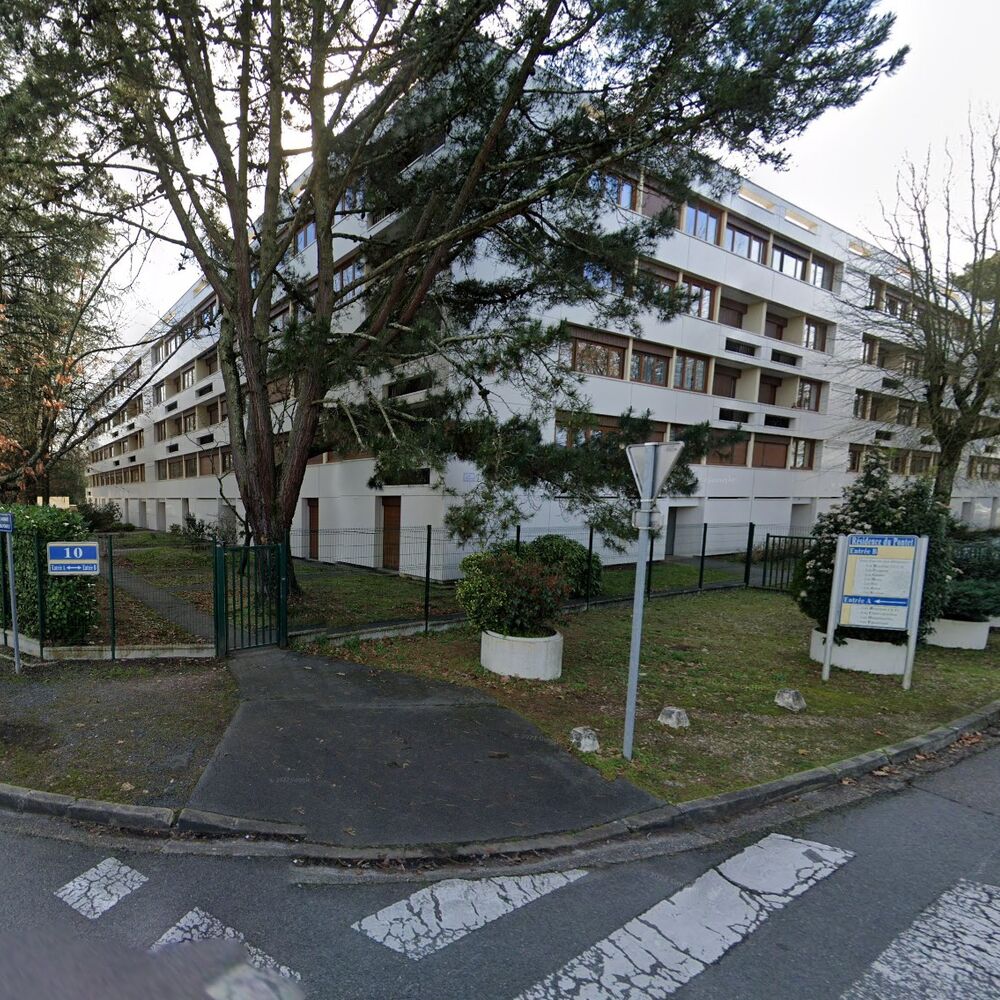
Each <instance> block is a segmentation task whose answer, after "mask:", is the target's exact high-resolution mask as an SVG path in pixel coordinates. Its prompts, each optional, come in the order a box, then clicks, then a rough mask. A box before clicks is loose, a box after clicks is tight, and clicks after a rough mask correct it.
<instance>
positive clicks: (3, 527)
mask: <svg viewBox="0 0 1000 1000" xmlns="http://www.w3.org/2000/svg"><path fill="white" fill-rule="evenodd" d="M0 533H2V534H3V536H4V539H5V542H4V544H5V545H6V546H7V579H8V580H9V581H10V625H11V628H12V629H13V630H14V673H15V674H19V673H20V672H21V638H20V636H19V635H18V631H17V628H18V623H17V586H16V585H15V583H14V515H13V514H11V513H9V512H2V513H0ZM0 600H3V595H0Z"/></svg>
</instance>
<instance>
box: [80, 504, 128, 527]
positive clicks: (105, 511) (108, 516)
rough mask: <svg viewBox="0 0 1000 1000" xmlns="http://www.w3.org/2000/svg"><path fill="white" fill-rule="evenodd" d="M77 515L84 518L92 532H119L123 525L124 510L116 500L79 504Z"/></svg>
mask: <svg viewBox="0 0 1000 1000" xmlns="http://www.w3.org/2000/svg"><path fill="white" fill-rule="evenodd" d="M76 510H77V513H78V514H80V516H81V517H82V518H83V520H84V521H85V522H86V524H87V526H88V527H89V528H90V530H91V531H95V532H101V531H118V530H119V526H120V524H121V517H122V510H121V507H119V506H118V504H116V503H115V502H114V500H106V501H104V503H88V502H87V501H84V502H83V503H81V504H77V507H76Z"/></svg>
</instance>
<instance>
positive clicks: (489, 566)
mask: <svg viewBox="0 0 1000 1000" xmlns="http://www.w3.org/2000/svg"><path fill="white" fill-rule="evenodd" d="M462 572H463V573H464V574H465V577H464V579H462V580H461V581H459V583H458V586H457V588H456V593H457V596H458V602H459V604H461V606H462V609H463V610H464V611H465V613H466V615H467V616H468V618H469V621H470V622H472V624H473V625H475V626H476V628H478V629H479V630H480V631H488V632H499V633H500V634H501V635H515V636H542V635H548V634H549V633H550V632H551V628H550V626H551V623H552V621H553V620H554V619H555V617H556V615H558V613H559V609H560V608H561V607H562V603H563V601H564V600H565V599H566V597H567V594H568V588H567V586H566V582H565V581H564V580H563V579H562V577H561V576H560V575H559V574H558V573H554V572H552V571H551V570H550V569H548V568H547V567H545V566H543V565H542V564H541V563H540V562H538V560H536V559H532V558H529V557H528V556H526V555H520V556H518V555H515V554H513V553H511V552H499V553H497V552H478V553H476V554H474V555H471V556H466V557H465V559H463V560H462Z"/></svg>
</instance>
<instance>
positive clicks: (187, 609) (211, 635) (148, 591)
mask: <svg viewBox="0 0 1000 1000" xmlns="http://www.w3.org/2000/svg"><path fill="white" fill-rule="evenodd" d="M123 551H125V550H123ZM115 586H116V587H121V589H122V590H124V591H125V592H126V593H127V594H131V595H132V596H133V597H134V598H136V600H139V601H142V603H143V604H145V605H146V606H147V607H148V608H149V609H150V610H151V611H155V612H156V614H158V615H159V616H160V617H161V618H165V619H166V620H167V621H168V622H173V623H174V624H175V625H176V626H178V628H182V629H184V630H185V631H186V632H190V633H191V635H193V636H195V637H196V638H198V639H203V640H204V641H205V642H214V641H215V623H214V622H213V621H212V616H211V615H206V614H205V613H204V612H203V611H199V610H198V609H197V608H196V607H195V606H194V605H193V604H191V603H189V602H188V601H185V600H184V599H183V598H181V597H178V596H177V595H176V594H172V593H171V592H170V591H169V590H164V589H163V588H162V587H157V586H154V585H153V584H152V583H150V582H149V581H148V580H146V579H144V578H143V577H142V576H140V575H139V574H138V573H133V572H132V571H131V570H129V569H126V568H125V567H124V566H122V565H121V564H120V563H116V564H115ZM119 641H127V637H125V636H119Z"/></svg>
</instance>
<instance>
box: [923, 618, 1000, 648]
mask: <svg viewBox="0 0 1000 1000" xmlns="http://www.w3.org/2000/svg"><path fill="white" fill-rule="evenodd" d="M989 640H990V623H989V622H960V621H957V620H956V619H954V618H935V619H934V621H933V623H932V624H931V631H930V633H929V634H928V636H927V645H928V646H943V647H944V648H945V649H985V648H986V643H988V642H989Z"/></svg>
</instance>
